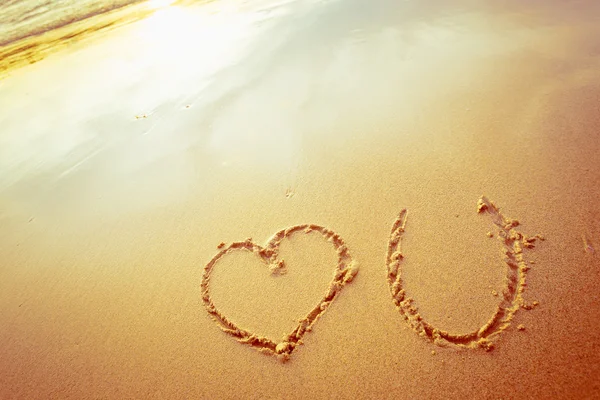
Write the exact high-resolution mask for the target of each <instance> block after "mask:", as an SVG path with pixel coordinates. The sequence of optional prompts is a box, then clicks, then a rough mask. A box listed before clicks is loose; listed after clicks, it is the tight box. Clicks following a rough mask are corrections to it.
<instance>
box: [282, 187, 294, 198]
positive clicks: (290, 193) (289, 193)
mask: <svg viewBox="0 0 600 400" xmlns="http://www.w3.org/2000/svg"><path fill="white" fill-rule="evenodd" d="M295 194H296V192H295V191H294V189H292V188H287V189H286V190H285V198H286V199H291V198H292V197H294V195H295Z"/></svg>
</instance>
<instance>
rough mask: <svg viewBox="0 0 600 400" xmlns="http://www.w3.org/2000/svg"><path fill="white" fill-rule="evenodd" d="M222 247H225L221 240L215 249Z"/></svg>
mask: <svg viewBox="0 0 600 400" xmlns="http://www.w3.org/2000/svg"><path fill="white" fill-rule="evenodd" d="M223 247H225V243H224V242H221V243H219V244H218V246H217V249H222V248H223Z"/></svg>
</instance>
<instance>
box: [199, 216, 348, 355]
mask: <svg viewBox="0 0 600 400" xmlns="http://www.w3.org/2000/svg"><path fill="white" fill-rule="evenodd" d="M311 232H315V233H319V234H321V235H322V236H323V237H324V238H325V239H327V240H328V241H330V242H331V243H332V245H333V247H334V249H335V250H336V252H337V255H338V261H337V265H336V267H335V269H334V275H333V279H332V281H331V282H330V283H329V286H328V288H327V290H326V292H325V294H324V295H323V297H322V298H321V300H320V301H319V303H318V304H317V305H316V306H315V307H313V309H312V310H311V311H310V312H309V313H308V314H306V316H304V317H303V318H301V319H300V320H299V321H298V325H297V326H296V328H295V329H294V330H293V331H292V332H291V333H289V334H287V335H285V336H284V338H283V339H282V340H281V341H280V342H276V341H274V340H272V339H269V338H267V337H264V336H259V335H256V334H254V333H252V332H250V331H248V330H245V329H242V328H240V327H238V326H237V325H236V324H235V323H234V322H232V321H231V320H230V319H229V318H227V317H226V316H225V315H224V314H223V313H222V312H220V311H219V310H218V309H217V308H216V307H215V304H214V302H213V300H212V298H211V295H210V291H209V288H210V276H211V273H212V271H213V269H214V267H215V265H216V264H218V262H219V261H220V260H222V259H223V257H225V256H226V255H227V254H230V253H232V252H234V251H238V250H242V251H249V252H251V253H254V254H255V255H256V256H257V257H258V258H259V259H260V261H261V262H263V263H264V264H266V265H268V266H269V267H270V269H271V273H273V274H279V273H283V272H284V271H285V264H284V262H283V260H278V255H279V245H280V243H281V241H282V240H283V239H285V238H289V237H290V236H292V235H294V234H309V233H311ZM219 248H221V250H220V251H219V252H218V253H217V254H216V255H215V256H214V257H213V258H212V259H211V260H210V261H209V262H208V264H206V266H205V267H204V272H203V274H202V284H201V292H202V301H203V302H204V306H205V308H206V310H207V311H208V313H209V314H210V316H211V317H212V319H213V320H214V321H215V322H216V323H217V325H218V326H219V328H221V329H222V330H223V331H224V332H225V333H227V334H229V335H231V336H233V337H234V338H236V339H237V340H238V341H239V342H241V343H245V344H247V345H250V346H252V347H254V348H256V349H258V350H259V351H262V352H265V353H267V354H272V355H275V356H277V357H278V358H279V359H280V360H282V361H286V360H287V359H289V357H290V355H291V354H292V353H293V352H294V350H295V349H296V347H297V346H298V345H300V344H302V338H303V337H304V335H305V334H306V332H309V331H310V330H311V329H312V326H313V324H314V323H315V322H316V321H317V319H318V318H319V317H320V316H321V315H322V314H323V313H324V312H325V310H326V309H327V307H328V306H329V304H331V302H332V301H333V300H334V299H335V297H336V296H337V295H338V293H339V292H340V291H341V290H342V288H343V287H344V286H345V285H346V284H347V283H349V282H350V281H352V279H353V278H354V276H355V275H356V273H357V272H358V269H357V268H356V266H355V265H354V263H353V260H352V257H351V256H350V252H349V251H348V247H347V246H346V244H345V242H344V240H343V239H342V238H341V237H340V236H339V235H338V234H337V233H335V232H334V231H332V230H330V229H327V228H325V227H322V226H319V225H314V224H303V225H294V226H292V227H290V228H287V229H282V230H280V231H279V232H277V233H275V234H274V235H273V236H272V237H271V238H270V239H269V240H268V241H267V244H266V246H264V247H263V246H260V245H258V244H256V243H254V242H253V241H252V239H246V240H245V241H243V242H234V243H231V244H230V245H229V246H225V245H224V244H223V243H222V244H221V245H219Z"/></svg>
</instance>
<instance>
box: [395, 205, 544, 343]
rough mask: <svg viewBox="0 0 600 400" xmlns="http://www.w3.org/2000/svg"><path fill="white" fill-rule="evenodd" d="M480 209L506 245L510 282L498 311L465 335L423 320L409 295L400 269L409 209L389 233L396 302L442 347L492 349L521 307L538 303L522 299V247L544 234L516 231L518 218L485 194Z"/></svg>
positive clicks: (418, 329)
mask: <svg viewBox="0 0 600 400" xmlns="http://www.w3.org/2000/svg"><path fill="white" fill-rule="evenodd" d="M477 212H478V213H487V214H489V215H490V217H491V218H492V222H493V223H494V225H495V226H496V227H497V228H498V239H500V240H501V242H502V245H503V247H502V252H503V262H504V263H505V264H506V266H507V276H506V283H507V285H506V288H505V289H504V291H503V293H502V299H501V301H500V304H498V307H497V308H496V311H495V313H494V314H493V315H492V317H491V318H490V319H489V320H488V321H487V322H486V323H485V324H484V325H483V326H482V327H480V328H479V329H478V330H476V331H473V332H469V333H465V334H454V333H450V332H447V331H444V330H442V329H438V328H435V327H434V326H432V325H431V324H429V323H428V322H427V321H425V320H424V319H423V317H422V316H421V315H420V313H419V310H418V309H417V307H416V305H415V301H414V300H413V299H412V298H410V297H409V296H408V295H407V294H406V292H405V291H404V289H403V284H402V277H401V272H402V261H403V260H404V254H403V252H402V236H403V234H404V231H405V225H406V216H407V211H406V209H404V210H402V211H401V212H400V215H399V216H398V218H397V219H396V221H395V222H394V225H393V227H392V232H391V234H390V240H389V243H388V251H387V257H386V265H387V281H388V285H389V287H390V292H391V294H392V299H393V301H394V304H395V305H396V307H397V308H398V311H399V312H400V314H401V315H402V317H403V318H404V319H405V320H406V322H407V323H408V324H409V325H410V327H411V328H412V329H413V330H414V331H415V332H416V333H417V334H419V335H420V336H422V337H423V338H426V339H428V340H430V341H431V342H433V343H435V344H437V345H440V346H455V347H468V348H484V349H486V350H491V349H492V348H493V346H494V345H493V342H492V339H493V338H494V337H495V336H497V335H499V334H500V333H501V332H502V331H504V330H506V329H507V328H508V327H509V326H510V323H511V321H512V319H513V316H514V314H515V312H517V311H518V310H519V308H524V309H531V308H532V307H533V306H536V305H537V304H538V303H537V302H533V303H532V305H530V304H527V303H526V302H525V300H524V299H523V292H524V291H525V287H526V275H527V271H528V269H529V266H528V265H527V263H526V262H525V260H524V257H523V250H524V249H530V248H533V247H534V246H535V242H536V240H538V239H541V240H543V237H542V236H540V235H536V236H532V237H529V236H527V235H524V234H523V233H521V232H519V231H517V230H516V229H515V228H516V227H517V226H518V225H519V221H517V220H513V219H510V218H506V217H504V216H503V215H502V214H501V213H500V209H499V208H498V207H497V206H496V205H495V204H494V203H493V202H492V201H490V200H488V199H487V198H486V197H484V196H482V197H481V198H480V199H479V201H478V203H477ZM490 237H491V236H490Z"/></svg>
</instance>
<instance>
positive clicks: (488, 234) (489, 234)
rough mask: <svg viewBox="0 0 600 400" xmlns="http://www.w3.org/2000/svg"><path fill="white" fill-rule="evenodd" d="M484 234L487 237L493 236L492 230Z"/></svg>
mask: <svg viewBox="0 0 600 400" xmlns="http://www.w3.org/2000/svg"><path fill="white" fill-rule="evenodd" d="M486 236H487V237H489V238H493V237H494V234H493V233H492V232H488V233H486Z"/></svg>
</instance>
